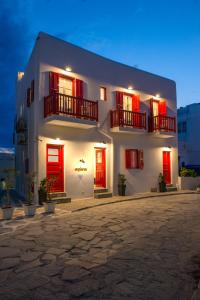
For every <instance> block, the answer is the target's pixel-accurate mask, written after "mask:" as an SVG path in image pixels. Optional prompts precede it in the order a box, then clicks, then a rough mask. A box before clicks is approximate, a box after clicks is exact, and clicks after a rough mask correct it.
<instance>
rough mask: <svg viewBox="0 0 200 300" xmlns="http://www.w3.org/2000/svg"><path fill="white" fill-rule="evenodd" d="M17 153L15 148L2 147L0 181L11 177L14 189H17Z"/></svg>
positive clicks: (0, 150)
mask: <svg viewBox="0 0 200 300" xmlns="http://www.w3.org/2000/svg"><path fill="white" fill-rule="evenodd" d="M14 170H15V151H14V149H13V148H3V147H0V179H6V178H7V177H9V181H10V184H11V186H12V188H14V187H15V171H14Z"/></svg>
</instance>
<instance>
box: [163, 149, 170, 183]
mask: <svg viewBox="0 0 200 300" xmlns="http://www.w3.org/2000/svg"><path fill="white" fill-rule="evenodd" d="M164 153H169V161H168V166H169V169H168V171H169V178H170V182H166V184H171V182H172V163H171V151H166V150H163V151H162V168H163V176H164Z"/></svg>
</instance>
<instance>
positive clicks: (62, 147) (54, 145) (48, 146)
mask: <svg viewBox="0 0 200 300" xmlns="http://www.w3.org/2000/svg"><path fill="white" fill-rule="evenodd" d="M50 147H52V148H54V147H55V148H56V147H57V148H58V147H59V148H60V149H62V169H63V174H62V186H63V188H62V190H60V191H55V193H56V192H57V193H62V192H64V190H65V181H64V176H65V172H64V167H65V166H64V145H62V144H50V143H48V144H46V177H47V175H48V174H47V168H48V163H49V162H48V148H50ZM53 192H54V191H53Z"/></svg>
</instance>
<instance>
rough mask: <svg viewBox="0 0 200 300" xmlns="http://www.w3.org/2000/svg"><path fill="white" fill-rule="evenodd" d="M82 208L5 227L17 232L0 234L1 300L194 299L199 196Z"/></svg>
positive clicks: (61, 210) (199, 239)
mask: <svg viewBox="0 0 200 300" xmlns="http://www.w3.org/2000/svg"><path fill="white" fill-rule="evenodd" d="M79 203H80V202H79V201H77V202H76V205H77V206H76V207H75V205H74V207H73V209H72V210H71V211H72V212H71V213H70V212H69V211H68V210H66V209H65V206H64V207H63V208H62V207H61V208H57V210H56V214H55V215H44V214H42V209H41V208H39V211H38V214H37V216H36V217H34V218H31V219H18V220H14V221H10V223H9V222H8V224H7V225H9V224H11V225H10V226H11V228H15V230H12V231H11V232H7V233H6V234H2V235H1V236H0V299H10V300H11V299H12V300H15V299H20V300H21V299H24V300H25V299H26V300H29V299H48V300H49V299H50V300H51V299H61V300H62V299H65V300H67V299H70V300H74V299H82V300H83V299H91V300H93V299H106V300H107V299H108V300H109V299H122V300H123V299H136V300H137V299H139V300H140V299H142V300H146V299H147V300H148V299H149V300H150V299H153V300H154V299H155V300H157V299H159V300H176V299H181V300H189V299H191V296H192V292H193V283H194V279H193V277H192V274H194V272H195V274H196V275H198V267H200V264H199V262H200V237H199V231H200V222H199V213H200V195H197V194H195V193H194V194H179V195H178V194H177V193H176V194H175V195H172V194H171V193H170V194H168V195H166V196H164V197H159V196H158V195H157V197H155V198H152V197H151V198H149V197H146V198H144V199H140V200H139V201H130V199H129V200H128V198H127V200H126V201H123V202H120V201H117V202H116V203H112V204H110V205H101V206H95V205H94V202H92V201H91V206H90V209H84V210H82V208H81V210H80V209H79V208H80V206H82V204H79ZM100 203H102V202H100ZM79 205H80V206H79ZM92 205H93V207H92ZM21 220H22V221H23V223H22V224H21V225H20V226H17V225H16V224H18V223H20V222H21ZM12 226H15V227H12Z"/></svg>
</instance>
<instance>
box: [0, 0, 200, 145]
mask: <svg viewBox="0 0 200 300" xmlns="http://www.w3.org/2000/svg"><path fill="white" fill-rule="evenodd" d="M39 31H44V32H47V33H49V34H52V35H55V36H57V37H59V38H62V39H64V40H66V41H69V42H72V43H74V44H76V45H79V46H82V47H84V48H86V49H88V50H91V51H94V52H96V53H98V54H101V55H103V56H106V57H108V58H111V59H113V60H117V61H119V62H122V63H125V64H129V65H132V66H136V67H138V68H140V69H143V70H147V71H149V72H152V73H156V74H159V75H162V76H165V77H168V78H171V79H173V80H175V81H176V82H177V97H178V106H183V105H186V104H189V103H193V102H200V89H199V85H200V1H199V0H187V1H186V0H182V1H181V0H180V1H179V0H178V1H176V0H165V1H162V0H157V1H154V0H151V1H150V0H141V1H139V0H138V1H137V0H132V1H131V0H123V1H120V0H110V1H109V0H107V1H106V0H101V1H96V0H71V1H70V0H23V1H20V0H5V1H4V0H0V76H1V80H0V147H1V146H6V147H10V146H12V132H13V120H14V115H15V82H16V74H17V71H23V70H24V68H25V66H26V63H27V59H28V57H29V55H30V52H31V49H32V47H33V44H34V41H35V38H36V36H37V34H38V32H39Z"/></svg>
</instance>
